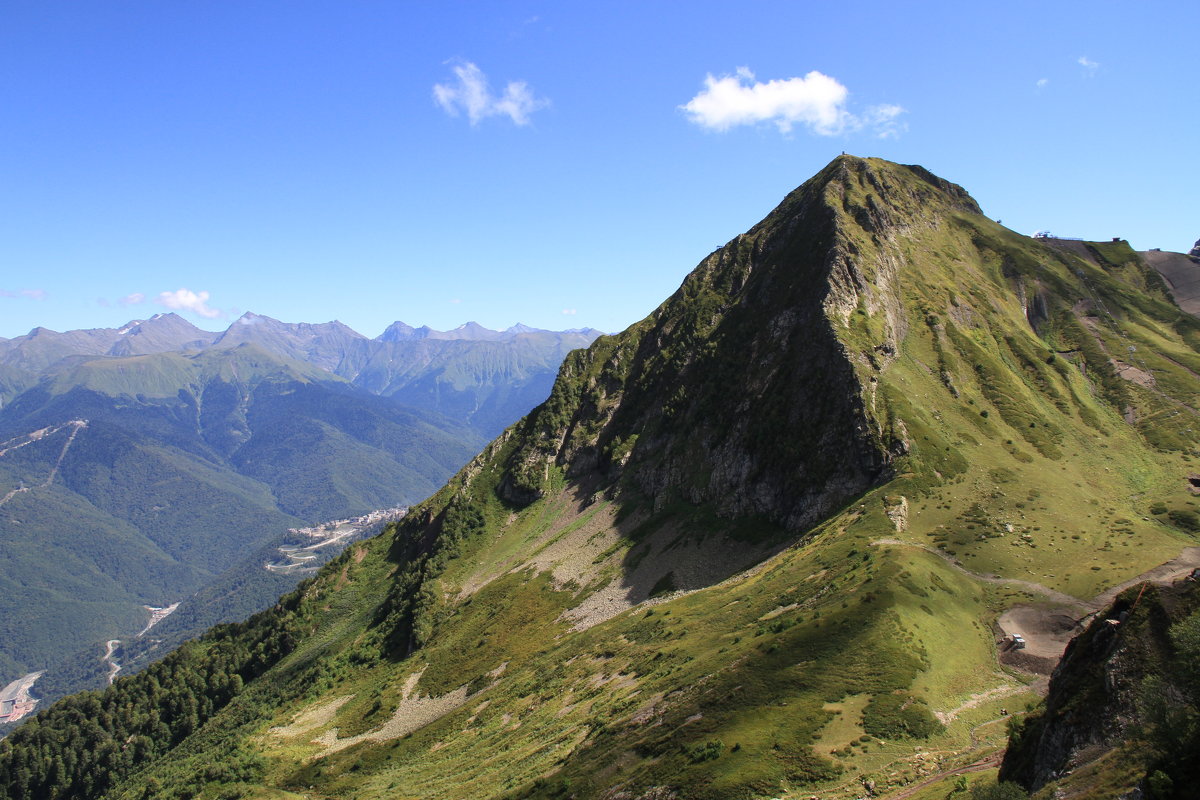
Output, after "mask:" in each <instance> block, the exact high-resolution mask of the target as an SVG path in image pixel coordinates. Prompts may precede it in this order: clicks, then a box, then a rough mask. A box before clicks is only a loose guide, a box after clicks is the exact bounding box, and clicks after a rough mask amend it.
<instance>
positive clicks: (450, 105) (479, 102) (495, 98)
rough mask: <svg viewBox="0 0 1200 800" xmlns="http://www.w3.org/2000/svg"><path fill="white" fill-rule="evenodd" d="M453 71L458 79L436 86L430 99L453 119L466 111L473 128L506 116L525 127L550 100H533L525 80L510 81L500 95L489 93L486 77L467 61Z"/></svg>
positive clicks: (534, 98)
mask: <svg viewBox="0 0 1200 800" xmlns="http://www.w3.org/2000/svg"><path fill="white" fill-rule="evenodd" d="M453 71H454V76H455V78H456V79H457V80H455V81H454V82H451V83H439V84H435V85H434V87H433V100H434V102H435V103H437V104H438V106H440V107H441V109H442V110H443V111H445V112H446V113H447V114H449V115H450V116H452V117H457V116H458V115H459V113H460V112H463V111H465V112H466V113H467V118H468V119H469V120H471V124H472V125H477V124H479V121H480V120H481V119H486V118H487V117H508V118H509V119H510V120H512V121H513V123H514V124H516V125H528V124H529V115H530V114H532V113H533V112H534V111H537V110H538V109H541V108H545V107H546V106H548V105H550V101H549V100H546V99H545V98H540V97H535V96H534V94H533V92H532V91H531V90H530V88H529V86H528V84H526V83H525V82H524V81H510V82H509V83H508V84H507V85H506V86H505V87H504V93H503V94H500V95H495V94H492V88H491V86H490V85H489V84H488V79H487V76H486V75H484V74H483V70H481V69H480V68H479V67H477V66H475V65H474V64H472V63H471V62H470V61H467V62H464V63H462V64H457V65H455V67H454V69H453Z"/></svg>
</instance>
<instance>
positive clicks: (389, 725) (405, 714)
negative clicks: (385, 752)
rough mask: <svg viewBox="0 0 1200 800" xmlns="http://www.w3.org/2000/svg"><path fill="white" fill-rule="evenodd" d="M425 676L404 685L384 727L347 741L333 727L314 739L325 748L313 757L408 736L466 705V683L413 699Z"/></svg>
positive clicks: (415, 676) (417, 675)
mask: <svg viewBox="0 0 1200 800" xmlns="http://www.w3.org/2000/svg"><path fill="white" fill-rule="evenodd" d="M423 673H424V670H422V671H421V672H417V673H414V674H412V675H410V676H408V680H406V681H405V682H404V695H403V698H402V699H401V700H400V705H399V706H397V708H396V711H395V713H394V714H392V718H391V719H389V720H388V721H387V722H385V723H384V724H383V726H382V727H380V728H377V729H375V730H373V731H368V732H367V733H362V734H359V735H358V736H348V737H346V738H345V739H339V738H338V729H337V728H330V729H329V730H327V731H325V733H323V734H321V735H320V736H318V737H317V738H315V739H313V742H314V743H316V744H320V745H324V749H323V750H321V752H320V753H317V754H316V755H315V756H313V758H314V759H317V758H324V757H325V756H327V755H330V754H331V753H336V752H338V751H339V750H345V749H346V748H347V747H353V746H354V745H356V744H358V743H359V742H384V741H387V740H389V739H398V738H400V737H401V736H404V735H405V734H406V733H412V732H413V731H415V730H417V729H419V728H423V727H425V726H426V725H428V724H429V723H431V722H434V721H436V720H439V719H441V718H442V717H444V716H446V715H447V714H449V713H450V712H451V711H454V710H455V709H457V708H459V707H460V706H462V705H463V704H465V703H466V702H467V696H468V695H467V686H466V685H465V684H464V685H463V686H460V687H458V688H457V689H455V690H454V691H453V692H449V693H447V694H444V695H441V696H440V697H422V696H419V695H416V696H414V690H415V689H416V686H417V682H418V681H419V680H420V679H421V675H422V674H423ZM347 699H348V698H347ZM335 710H336V709H335Z"/></svg>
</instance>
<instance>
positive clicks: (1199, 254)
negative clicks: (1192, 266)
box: [1188, 239, 1200, 258]
mask: <svg viewBox="0 0 1200 800" xmlns="http://www.w3.org/2000/svg"><path fill="white" fill-rule="evenodd" d="M1188 255H1189V256H1191V257H1192V258H1200V239H1197V240H1196V245H1195V246H1194V247H1193V248H1192V249H1191V252H1189V253H1188Z"/></svg>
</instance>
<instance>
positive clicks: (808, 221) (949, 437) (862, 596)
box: [0, 156, 1200, 800]
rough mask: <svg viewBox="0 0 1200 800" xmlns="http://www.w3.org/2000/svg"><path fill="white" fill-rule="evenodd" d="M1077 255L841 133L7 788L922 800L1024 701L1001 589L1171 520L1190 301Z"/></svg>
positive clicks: (1191, 366)
mask: <svg viewBox="0 0 1200 800" xmlns="http://www.w3.org/2000/svg"><path fill="white" fill-rule="evenodd" d="M1081 247H1082V248H1083V250H1082V252H1073V251H1072V250H1071V249H1069V248H1059V247H1056V246H1054V245H1052V244H1048V243H1046V242H1041V241H1035V240H1031V239H1027V238H1025V237H1022V236H1019V235H1018V234H1015V233H1013V232H1012V231H1008V230H1007V229H1004V228H1003V227H1001V226H1000V225H998V224H997V223H994V222H992V221H991V220H989V219H987V218H986V217H984V216H982V214H980V213H979V209H978V207H977V206H976V204H975V203H974V201H973V200H971V198H970V197H969V196H968V195H967V194H966V193H965V192H964V191H963V190H962V189H961V188H959V187H957V186H955V185H953V184H950V183H948V182H946V181H943V180H942V179H940V178H937V177H936V176H934V175H932V174H931V173H929V172H928V171H926V170H924V169H922V168H920V167H906V166H901V165H896V164H891V163H888V162H885V161H881V160H878V159H859V158H854V157H849V156H843V157H840V158H838V159H835V160H834V161H833V162H832V163H831V164H830V165H829V166H828V167H826V168H825V169H824V170H822V172H820V173H819V174H818V175H817V176H815V177H814V178H813V179H811V180H810V181H808V182H807V183H805V184H804V185H803V186H801V187H800V188H799V189H797V190H796V191H795V192H793V193H792V194H790V195H789V196H788V197H787V198H786V199H785V200H784V202H783V203H782V204H781V205H780V206H779V207H778V208H776V209H775V211H773V212H772V213H771V214H770V215H768V217H767V218H766V219H765V220H764V221H763V222H762V223H760V224H759V225H758V226H755V227H754V228H753V229H751V230H750V231H749V232H747V233H746V234H744V235H742V236H739V237H737V238H735V239H734V240H733V241H731V242H730V243H729V244H728V245H726V246H725V247H724V248H721V249H720V250H718V251H717V252H715V253H714V254H712V255H711V256H709V257H708V258H707V259H705V260H704V261H703V262H702V263H701V264H700V265H699V267H697V269H696V270H695V271H694V272H693V273H692V274H691V275H689V276H688V278H687V279H686V280H685V281H684V283H683V285H682V286H681V288H680V290H679V291H678V292H677V293H676V294H675V295H673V296H672V297H671V298H670V299H668V300H667V301H666V302H665V303H664V304H663V305H662V306H660V307H659V308H658V309H657V310H656V311H655V312H654V313H652V314H651V315H650V316H649V317H647V318H646V319H645V320H643V321H642V322H640V323H638V324H636V325H634V326H632V327H631V328H630V329H629V330H628V331H626V332H624V333H621V334H617V335H614V336H604V337H601V338H600V339H598V340H597V341H596V342H595V343H593V344H592V345H591V346H590V347H589V348H588V349H587V350H586V351H577V352H575V353H573V354H572V355H571V356H569V357H568V358H567V360H566V361H565V362H564V363H563V365H562V367H561V369H560V370H559V374H558V378H557V380H556V382H555V384H554V387H553V389H552V390H551V393H550V397H549V399H548V400H547V401H546V402H545V403H543V404H542V405H541V406H539V407H538V408H536V409H535V410H534V411H533V412H531V413H530V414H529V415H528V416H527V417H525V419H523V420H522V421H521V422H519V423H517V424H516V425H513V426H512V427H510V428H508V429H507V430H506V431H505V432H504V433H503V434H501V435H500V437H499V438H498V439H496V440H495V441H494V442H493V443H492V444H491V445H489V446H488V447H487V448H485V450H484V451H483V452H482V453H481V454H480V455H479V456H477V457H476V458H475V459H474V460H473V461H471V462H470V463H469V464H468V465H467V466H466V467H464V468H463V469H462V470H461V471H460V472H459V473H458V474H457V475H456V476H455V477H454V478H453V479H451V481H450V482H449V483H448V484H447V485H446V486H445V487H444V488H442V489H441V490H440V491H438V492H437V493H436V494H434V495H433V496H431V497H430V498H429V499H427V500H426V501H424V502H423V503H420V504H418V505H417V506H415V507H414V508H413V509H412V510H411V511H410V513H409V515H408V516H407V517H406V518H405V519H404V520H402V521H400V522H399V523H397V524H396V525H394V526H392V527H390V528H389V529H388V530H387V531H385V533H384V534H382V535H381V536H379V537H377V538H375V539H372V540H370V541H368V542H363V543H358V544H356V545H354V546H353V547H351V548H350V549H348V550H347V551H346V552H345V553H343V554H342V555H341V556H340V557H339V558H337V559H335V560H334V561H333V562H331V563H330V564H329V565H327V566H326V567H325V568H323V569H322V570H321V572H320V573H318V575H317V576H316V577H315V578H313V579H311V580H309V581H306V582H304V583H303V584H301V586H300V587H299V588H298V589H297V590H296V591H294V592H292V593H290V594H289V595H287V596H285V597H284V598H282V599H281V600H280V602H279V603H278V604H277V605H276V606H275V607H274V608H272V609H270V610H268V611H265V612H263V613H261V614H258V615H256V616H255V617H253V618H251V619H250V620H248V621H246V622H245V623H241V624H237V625H228V626H222V627H218V628H215V629H213V630H212V631H210V632H209V633H208V634H206V636H205V637H203V638H202V639H201V640H199V641H198V642H194V643H190V644H188V645H185V646H184V647H182V648H181V649H180V650H178V651H176V652H174V653H172V654H171V655H169V656H167V657H166V658H165V659H164V660H163V661H161V662H159V663H158V664H155V665H152V666H150V667H149V668H147V669H146V670H145V671H144V672H142V673H139V674H137V675H134V676H130V677H128V678H121V679H118V680H117V682H116V683H115V685H114V686H113V687H111V688H110V689H109V690H107V691H106V692H103V693H98V694H92V693H90V694H85V695H80V696H76V697H72V698H68V699H65V700H63V701H60V702H59V703H57V704H55V705H54V706H53V707H52V708H49V709H47V710H45V711H42V712H41V713H40V714H39V715H38V716H37V718H36V719H35V720H33V721H32V722H30V723H27V724H26V725H24V726H22V727H21V728H20V729H18V730H17V731H16V732H14V733H13V734H12V735H11V736H10V737H8V738H7V739H5V740H4V742H3V743H0V798H27V797H50V796H55V797H63V798H67V797H79V798H85V797H87V798H93V797H106V798H142V797H155V798H159V797H162V798H185V797H189V798H190V797H203V798H216V797H223V798H224V797H246V798H300V797H312V798H316V797H325V798H328V797H337V798H350V797H353V798H363V799H364V800H366V799H367V798H385V797H386V798H396V797H421V798H429V797H447V798H460V797H472V798H518V797H520V798H528V797H539V798H555V797H563V798H566V797H577V798H606V800H618V798H620V799H621V800H635V798H636V799H637V800H667V799H668V798H755V797H805V798H808V797H813V796H818V797H822V798H841V797H858V796H861V795H862V794H863V793H864V792H865V793H867V794H874V795H881V794H885V793H887V792H889V791H892V790H898V789H900V788H901V787H904V786H914V787H915V786H916V785H917V784H918V783H920V782H923V781H933V782H934V784H933V788H932V789H931V790H930V791H938V790H939V789H938V784H937V783H936V782H937V781H938V780H939V779H940V780H943V781H945V783H943V784H942V785H941V787H940V791H941V794H940V795H936V796H939V797H940V796H945V794H946V793H947V789H949V788H951V787H950V785H949V781H950V780H951V778H952V777H953V773H954V770H955V769H956V768H958V767H965V766H966V765H969V764H971V763H973V762H976V761H978V760H979V759H981V758H983V759H984V761H982V762H981V763H982V764H983V765H984V766H986V765H988V764H992V765H994V764H995V763H997V762H996V759H995V758H994V756H995V754H996V752H997V751H998V750H999V748H1001V747H1002V746H1003V740H1004V733H1005V732H1004V729H1003V726H1002V725H1000V724H999V723H1000V722H1001V721H1002V715H1001V714H1000V710H1001V708H1002V707H1008V708H1020V707H1022V706H1023V705H1024V704H1025V703H1029V704H1035V703H1036V702H1037V699H1038V697H1037V694H1036V687H1037V682H1036V680H1035V678H1036V675H1035V674H1033V673H1032V672H1030V670H1031V669H1033V670H1036V669H1044V666H1039V664H1040V663H1041V662H1038V661H1037V660H1036V659H1032V658H1024V659H1022V657H1021V654H1019V653H1018V654H1013V653H1010V652H1008V651H1006V650H1003V649H1001V648H998V646H997V639H996V633H995V629H994V627H993V626H996V625H1000V624H1001V623H1002V620H1003V616H1002V612H1009V611H1012V610H1014V609H1019V610H1021V611H1022V612H1023V613H1025V614H1027V615H1031V616H1034V617H1038V618H1045V617H1046V615H1047V614H1050V615H1051V616H1053V614H1055V613H1060V612H1058V611H1055V609H1056V608H1057V606H1056V605H1055V604H1063V603H1076V602H1077V603H1079V604H1084V605H1086V604H1087V603H1090V602H1092V600H1091V598H1093V597H1094V596H1096V595H1098V594H1099V593H1100V592H1101V591H1102V590H1104V589H1106V588H1108V587H1110V586H1113V585H1116V584H1119V583H1121V582H1123V581H1126V580H1128V579H1129V578H1130V577H1132V576H1135V575H1138V574H1140V573H1143V572H1145V571H1146V570H1148V569H1150V568H1151V567H1154V566H1155V565H1158V564H1160V563H1162V562H1164V561H1167V560H1168V559H1170V558H1172V557H1174V556H1176V555H1177V554H1178V553H1179V552H1180V550H1181V549H1182V548H1184V547H1185V546H1186V545H1188V544H1195V538H1194V536H1193V534H1192V533H1190V532H1189V531H1188V528H1189V524H1188V522H1189V520H1190V519H1192V518H1194V517H1195V512H1194V510H1193V509H1194V507H1195V501H1194V500H1193V499H1192V495H1191V494H1190V492H1189V490H1188V482H1187V475H1188V474H1189V473H1191V472H1194V471H1195V459H1196V458H1197V457H1200V453H1198V452H1197V437H1198V436H1200V434H1198V433H1197V430H1200V428H1195V427H1194V426H1195V422H1196V421H1195V420H1194V419H1193V417H1195V416H1196V415H1197V414H1198V413H1200V412H1197V410H1196V409H1197V408H1198V407H1200V405H1198V404H1200V398H1198V397H1197V396H1196V395H1197V393H1198V392H1200V382H1198V381H1197V380H1196V376H1197V374H1200V321H1198V320H1196V319H1194V318H1192V317H1190V316H1188V315H1185V314H1182V313H1181V312H1180V310H1179V309H1178V307H1176V306H1175V305H1174V304H1173V303H1172V302H1171V300H1170V298H1169V296H1168V294H1167V292H1166V288H1165V287H1164V285H1163V284H1162V281H1161V279H1160V278H1159V277H1158V275H1157V273H1155V272H1154V271H1153V270H1152V269H1151V268H1149V267H1148V266H1147V265H1146V264H1145V263H1144V262H1143V261H1142V260H1141V259H1139V258H1138V256H1137V254H1135V253H1134V252H1133V251H1132V250H1131V249H1130V248H1129V247H1128V245H1126V244H1124V243H1104V244H1098V243H1089V244H1083V245H1081ZM1189 515H1190V516H1189ZM1198 527H1200V526H1198ZM1039 615H1040V617H1039ZM1029 638H1030V640H1031V645H1033V646H1039V647H1040V646H1042V645H1047V644H1048V642H1049V641H1050V639H1051V637H1043V636H1042V635H1041V634H1040V633H1039V634H1038V635H1037V636H1035V635H1034V634H1033V633H1031V634H1030V635H1029ZM1044 660H1048V661H1050V662H1051V663H1053V660H1054V659H1053V658H1049V657H1047V658H1046V659H1044ZM988 758H991V760H987V759H988ZM971 769H979V767H971ZM993 769H994V767H993ZM985 777H986V775H985ZM987 779H988V780H991V778H990V777H987ZM931 796H932V795H931ZM1180 796H1182V795H1180Z"/></svg>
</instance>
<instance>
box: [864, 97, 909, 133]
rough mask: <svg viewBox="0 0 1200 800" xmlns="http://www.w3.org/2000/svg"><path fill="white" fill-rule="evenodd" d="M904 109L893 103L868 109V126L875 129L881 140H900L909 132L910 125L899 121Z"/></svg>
mask: <svg viewBox="0 0 1200 800" xmlns="http://www.w3.org/2000/svg"><path fill="white" fill-rule="evenodd" d="M903 113H905V112H904V109H903V108H902V107H900V106H898V105H895V104H892V103H885V104H883V105H879V106H871V107H870V108H868V109H867V124H868V125H870V126H871V127H873V128H874V129H875V135H876V136H878V137H879V138H880V139H898V138H900V134H902V133H904V132H905V131H907V130H908V123H907V122H901V121H900V120H899V119H897V118H898V117H899V116H900V115H901V114H903Z"/></svg>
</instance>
